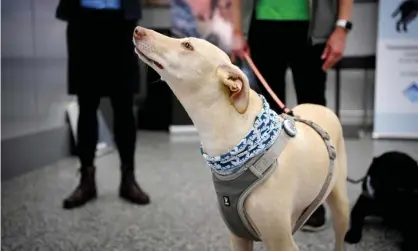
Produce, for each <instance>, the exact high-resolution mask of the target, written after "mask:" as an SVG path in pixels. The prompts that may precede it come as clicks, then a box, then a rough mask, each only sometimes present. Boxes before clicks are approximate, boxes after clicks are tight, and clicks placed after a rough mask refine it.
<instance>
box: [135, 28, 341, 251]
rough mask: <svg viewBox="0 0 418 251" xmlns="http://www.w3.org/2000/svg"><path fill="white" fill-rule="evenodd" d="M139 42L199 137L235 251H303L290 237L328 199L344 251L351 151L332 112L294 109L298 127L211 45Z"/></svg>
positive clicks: (159, 39) (145, 32) (145, 33)
mask: <svg viewBox="0 0 418 251" xmlns="http://www.w3.org/2000/svg"><path fill="white" fill-rule="evenodd" d="M133 40H134V43H135V51H136V53H137V54H138V56H139V58H140V59H141V60H142V61H144V62H145V63H147V64H148V65H149V66H150V67H152V68H153V69H155V70H156V71H157V72H158V74H159V75H160V76H161V79H163V80H164V81H166V82H167V84H168V85H169V86H170V88H171V89H172V91H173V93H174V94H175V95H176V96H177V98H178V99H179V101H180V102H181V104H182V105H183V107H184V108H185V110H186V111H187V113H188V114H189V116H190V118H191V119H192V121H193V123H194V125H195V127H196V128H197V130H198V133H199V136H200V139H201V143H202V154H203V156H204V157H205V159H206V160H207V162H208V165H209V166H210V167H211V170H212V173H213V180H214V184H215V190H216V192H217V196H218V201H219V204H220V210H221V213H222V215H223V217H224V221H225V222H226V225H227V226H228V228H229V229H230V230H231V231H230V232H231V235H230V237H231V238H230V246H231V249H232V250H239V251H250V250H252V248H253V241H262V242H263V243H264V244H265V245H266V247H267V249H268V250H271V251H273V250H280V251H290V250H292V251H295V250H298V247H297V245H296V244H295V241H294V239H293V233H294V232H295V231H296V230H297V229H298V228H299V227H300V226H301V224H303V223H304V222H305V221H306V219H307V217H309V216H310V214H311V213H312V212H313V211H314V210H315V209H316V208H317V206H319V204H321V203H323V202H325V200H326V201H327V202H328V204H329V206H330V209H331V213H332V216H333V223H334V224H333V225H334V231H335V250H338V251H341V250H343V249H344V236H345V233H346V231H347V228H348V217H349V204H348V198H347V188H346V177H347V170H346V169H347V167H346V151H345V143H344V139H343V136H342V128H341V124H340V122H339V120H338V118H337V116H335V114H334V113H333V112H332V111H331V110H329V109H327V108H325V107H322V106H318V105H312V104H304V105H299V106H296V107H295V108H294V109H293V111H294V113H295V114H296V115H297V116H300V119H297V118H290V117H288V116H279V115H277V114H276V113H274V112H273V111H272V110H270V109H269V106H268V104H267V103H266V101H265V99H264V98H263V97H262V96H260V95H258V94H257V93H255V92H254V91H253V90H251V89H250V88H249V84H248V79H247V78H246V76H245V75H244V73H243V72H242V71H241V70H240V69H239V68H238V67H236V66H235V65H233V64H232V63H231V61H230V59H229V57H228V56H227V55H226V54H225V53H224V52H223V51H222V50H220V49H219V48H217V47H216V46H214V45H212V44H211V43H209V42H207V41H205V40H202V39H197V38H183V39H175V38H170V37H167V36H164V35H162V34H159V33H157V32H155V31H153V30H149V29H145V28H142V27H137V28H136V29H135V31H134V34H133ZM303 119H304V120H303ZM295 121H296V122H295ZM309 121H313V122H315V124H312V123H310V122H309ZM302 122H304V123H302ZM316 124H317V125H319V126H316ZM315 128H316V130H314V129H315ZM282 129H283V130H282ZM325 131H326V132H328V133H329V136H328V134H327V133H325ZM332 146H335V151H334V148H333V147H332ZM242 149H245V151H242ZM335 153H336V156H335V155H334V154H335ZM334 164H335V165H334ZM250 179H252V181H251V182H252V183H251V182H250V183H251V184H246V186H249V185H251V187H250V188H247V189H245V187H243V184H244V183H245V182H247V181H248V180H250ZM246 180H247V181H246ZM247 183H248V182H247ZM237 191H239V192H237ZM225 194H226V195H225ZM318 194H319V196H318ZM243 198H244V199H243ZM237 211H238V212H237ZM233 224H238V225H239V224H241V226H244V227H245V229H243V228H241V229H239V228H238V227H235V226H233Z"/></svg>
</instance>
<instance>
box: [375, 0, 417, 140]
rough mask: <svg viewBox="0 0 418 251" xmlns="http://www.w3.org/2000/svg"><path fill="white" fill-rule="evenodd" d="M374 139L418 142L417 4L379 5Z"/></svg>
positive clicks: (384, 1) (394, 1)
mask: <svg viewBox="0 0 418 251" xmlns="http://www.w3.org/2000/svg"><path fill="white" fill-rule="evenodd" d="M376 56H377V57H376V60H377V62H376V88H375V105H374V128H373V137H374V138H407V139H413V138H415V139H418V0H381V1H379V23H378V38H377V55H376Z"/></svg>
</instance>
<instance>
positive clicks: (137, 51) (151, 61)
mask: <svg viewBox="0 0 418 251" xmlns="http://www.w3.org/2000/svg"><path fill="white" fill-rule="evenodd" d="M135 52H136V53H137V54H138V55H140V56H142V57H143V58H145V60H147V61H148V63H150V64H154V65H155V66H157V67H158V68H159V69H161V70H163V69H164V67H163V66H162V64H160V63H159V62H157V61H155V60H153V59H151V58H149V57H147V56H146V55H145V54H144V53H143V52H142V51H140V50H139V49H138V48H137V47H135Z"/></svg>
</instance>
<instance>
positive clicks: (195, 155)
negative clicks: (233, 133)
mask: <svg viewBox="0 0 418 251" xmlns="http://www.w3.org/2000/svg"><path fill="white" fill-rule="evenodd" d="M393 149H398V150H401V151H405V152H407V153H410V154H415V155H414V157H415V158H417V157H418V156H417V154H418V143H417V142H411V141H409V142H399V141H371V140H352V141H347V151H348V154H349V175H350V176H351V177H354V178H358V177H361V176H362V175H363V174H364V172H365V170H366V168H367V167H368V165H369V163H370V161H371V158H372V156H373V155H375V154H380V153H382V152H384V151H387V150H393ZM16 156H18V154H16ZM136 163H137V170H136V173H137V179H138V181H139V182H140V184H141V186H143V188H144V189H145V190H146V191H148V192H149V193H150V195H151V199H152V203H151V204H150V205H148V206H142V207H141V206H133V205H130V204H128V203H125V202H123V201H121V200H120V199H119V198H118V196H117V190H118V185H119V168H118V167H119V162H118V156H117V153H115V152H113V153H111V154H109V155H106V156H104V157H101V158H100V159H98V160H97V166H98V172H97V181H98V187H99V198H98V199H97V200H96V201H94V202H92V203H90V204H88V205H86V206H85V207H83V208H80V209H77V210H72V211H64V210H62V209H61V203H62V199H63V198H64V197H66V196H67V195H68V194H69V193H70V192H71V191H72V189H73V188H74V187H75V186H76V184H77V179H78V178H77V160H76V159H66V160H62V161H60V162H59V163H56V164H54V165H51V166H47V167H45V168H42V169H39V170H36V171H33V172H31V173H27V174H25V175H23V176H20V177H17V178H14V179H13V180H9V181H7V182H3V183H2V191H1V195H2V204H1V207H2V208H1V209H2V210H1V217H2V222H1V223H2V225H1V237H2V250H4V251H9V250H16V251H17V250H25V251H26V250H42V251H61V250H63V251H64V250H65V251H72V250H74V251H75V250H80V251H88V250H109V251H125V250H126V251H128V250H141V251H147V250H173V251H174V250H198V251H200V250H208V251H215V250H229V249H228V238H227V230H226V228H225V226H224V224H223V222H222V220H221V217H220V215H219V213H218V211H217V208H216V203H215V199H216V198H215V195H214V190H213V187H212V184H211V178H210V172H209V170H208V169H207V168H206V166H205V163H204V162H203V159H202V158H201V156H200V155H199V149H198V142H197V141H194V140H192V141H189V142H188V141H187V140H181V139H180V138H178V137H177V138H173V137H170V136H168V135H166V134H160V133H148V132H147V133H143V132H140V133H139V142H138V148H137V154H136ZM359 192H360V187H359V186H358V185H356V186H354V185H350V186H349V195H350V199H351V201H352V204H353V203H354V202H355V200H356V198H357V196H358V194H359ZM327 224H328V228H327V229H326V230H324V231H323V232H320V233H303V232H298V233H297V234H296V235H295V238H296V240H297V244H298V245H299V248H300V250H301V251H305V250H312V251H319V250H332V243H333V233H332V229H331V224H332V222H331V221H328V223H327ZM398 241H399V236H398V235H397V233H395V232H393V231H391V230H389V229H385V228H383V227H382V226H380V225H379V223H373V224H372V223H371V224H368V225H367V226H366V229H365V231H364V236H363V240H362V241H361V243H360V244H358V245H353V246H352V245H347V250H358V251H363V250H364V251H366V250H367V251H374V250H379V251H385V250H397V247H396V245H397V242H398ZM255 250H265V249H264V247H263V246H262V245H261V244H259V243H257V244H256V245H255Z"/></svg>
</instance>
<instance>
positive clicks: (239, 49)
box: [231, 32, 249, 62]
mask: <svg viewBox="0 0 418 251" xmlns="http://www.w3.org/2000/svg"><path fill="white" fill-rule="evenodd" d="M245 53H249V48H248V45H247V41H246V40H245V38H244V36H243V35H242V33H241V32H234V34H233V35H232V55H231V61H232V62H235V58H236V57H239V58H241V59H243V58H244V55H245Z"/></svg>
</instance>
